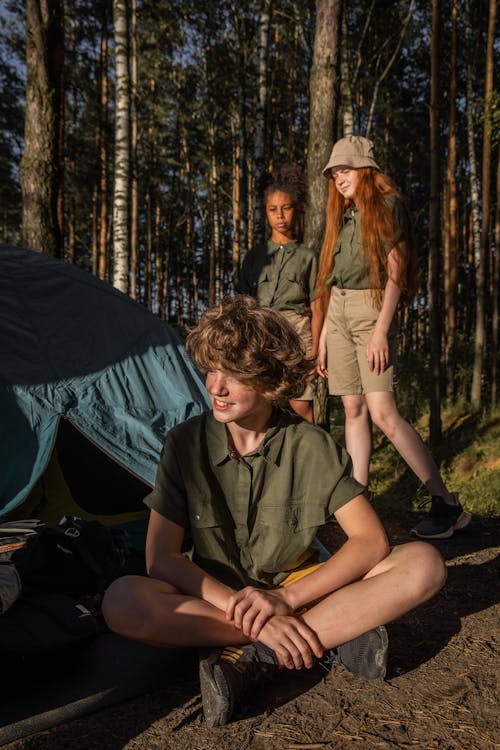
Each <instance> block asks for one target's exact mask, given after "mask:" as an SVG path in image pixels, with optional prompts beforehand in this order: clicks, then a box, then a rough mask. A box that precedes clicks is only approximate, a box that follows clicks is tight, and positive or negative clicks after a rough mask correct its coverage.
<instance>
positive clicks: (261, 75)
mask: <svg viewBox="0 0 500 750" xmlns="http://www.w3.org/2000/svg"><path fill="white" fill-rule="evenodd" d="M270 5H271V3H270V0H263V3H262V10H261V12H260V18H259V29H258V33H257V36H258V51H257V58H258V60H257V106H256V111H255V177H256V181H257V184H258V181H259V179H260V177H261V175H262V174H263V173H264V171H265V162H264V159H265V152H266V108H267V70H268V60H267V54H268V46H269V26H270ZM264 231H265V222H264V211H263V207H262V206H261V205H260V201H257V202H256V204H255V211H254V242H256V243H258V242H261V241H263V239H264Z"/></svg>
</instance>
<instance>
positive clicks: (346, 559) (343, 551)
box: [280, 495, 389, 611]
mask: <svg viewBox="0 0 500 750" xmlns="http://www.w3.org/2000/svg"><path fill="white" fill-rule="evenodd" d="M335 518H336V519H337V521H338V523H339V524H340V526H341V528H342V529H343V531H344V532H345V533H346V535H347V540H346V541H345V542H344V544H343V545H342V547H341V548H340V549H339V550H338V551H337V552H336V553H335V554H334V555H332V557H330V558H329V560H327V561H326V562H325V563H324V564H323V565H322V566H321V567H320V568H317V569H316V570H315V571H313V572H312V573H310V574H309V575H308V576H305V577H304V578H301V579H300V580H299V581H297V582H296V583H292V584H290V586H286V587H285V588H283V589H280V592H281V593H282V596H283V598H284V600H285V601H286V602H287V603H288V604H289V605H290V606H291V607H292V609H293V610H294V611H297V610H298V609H300V608H302V607H304V606H306V605H307V604H310V603H311V602H313V601H315V600H316V599H319V598H320V597H322V596H326V595H327V594H331V593H333V592H334V591H336V590H337V589H339V588H342V586H346V585H347V584H348V583H352V582H353V581H357V580H359V579H360V578H362V577H363V576H364V575H365V574H366V573H368V571H369V570H371V569H372V568H373V567H374V566H375V565H376V564H377V563H379V562H380V561H381V560H383V559H384V557H386V556H387V555H388V554H389V544H388V541H387V536H386V534H385V531H384V528H383V526H382V524H381V523H380V520H379V518H378V516H377V514H376V513H375V511H374V510H373V508H372V507H371V505H370V503H369V502H368V501H367V500H365V498H364V497H363V496H362V495H358V497H355V498H353V499H352V500H350V501H349V502H348V503H346V504H345V505H343V506H342V508H340V509H339V510H338V511H337V512H336V513H335Z"/></svg>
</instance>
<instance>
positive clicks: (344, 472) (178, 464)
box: [103, 296, 446, 726]
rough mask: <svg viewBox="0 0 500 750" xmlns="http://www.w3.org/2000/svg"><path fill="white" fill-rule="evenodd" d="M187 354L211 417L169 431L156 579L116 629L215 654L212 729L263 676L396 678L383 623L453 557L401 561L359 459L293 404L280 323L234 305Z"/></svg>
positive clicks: (154, 499)
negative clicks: (324, 533) (328, 529)
mask: <svg viewBox="0 0 500 750" xmlns="http://www.w3.org/2000/svg"><path fill="white" fill-rule="evenodd" d="M186 345H187V350H188V352H189V354H190V356H191V358H192V359H193V361H194V362H195V364H196V365H197V366H198V367H199V369H200V370H201V371H203V372H205V373H206V387H207V391H208V394H209V396H210V400H211V402H212V410H211V411H209V412H206V413H204V414H202V415H200V416H197V417H194V418H193V419H190V420H188V421H187V422H184V423H182V424H180V425H178V426H176V427H174V428H173V429H172V430H171V431H170V432H169V434H168V435H167V438H166V441H165V445H164V448H163V451H162V456H161V459H160V463H159V466H158V472H157V478H156V485H155V488H154V490H153V492H152V493H151V494H150V495H148V497H147V498H146V501H145V502H146V504H147V505H148V506H149V507H150V508H151V516H150V520H149V527H148V534H147V541H146V563H147V570H148V574H149V577H141V576H126V577H123V578H120V579H118V580H117V581H115V582H114V583H113V584H112V585H111V586H110V588H109V589H108V591H107V593H106V595H105V598H104V602H103V612H104V616H105V618H106V621H107V623H108V625H109V627H110V628H111V629H112V630H114V631H116V632H117V633H120V634H122V635H125V636H128V637H129V638H134V639H137V640H140V641H144V642H146V643H150V644H155V645H158V646H166V647H171V648H175V647H185V646H206V647H211V650H210V651H209V653H208V654H206V655H204V656H203V657H202V658H201V659H200V681H201V691H202V699H203V709H204V713H205V718H206V720H207V722H208V724H209V725H210V726H216V725H223V724H226V723H227V722H228V721H229V720H230V718H231V715H232V713H233V711H234V708H235V705H236V704H237V702H238V699H239V697H240V695H241V694H242V692H243V691H244V689H245V688H246V687H247V686H248V684H249V681H250V680H253V679H255V678H259V677H261V676H264V675H272V673H273V672H276V671H277V670H278V669H280V668H281V669H282V668H287V669H290V670H293V669H303V668H310V667H312V666H313V664H314V663H315V662H317V661H318V660H324V661H326V662H328V663H329V664H341V665H344V666H345V667H346V668H347V669H349V670H350V671H351V672H353V673H354V674H355V675H358V676H360V677H363V678H365V679H383V678H384V677H385V672H386V662H387V633H386V630H385V628H384V627H383V623H387V622H389V621H391V620H394V619H395V618H397V617H400V616H401V615H403V614H404V613H405V612H407V611H408V610H410V609H411V608H413V607H415V606H417V605H419V604H420V603H422V602H424V601H425V600H426V599H428V598H430V597H431V596H433V595H434V594H435V593H436V592H437V591H438V590H439V589H440V588H441V586H442V585H443V583H444V581H445V577H446V573H445V566H444V563H443V561H442V558H441V556H440V555H439V553H438V552H437V551H436V550H435V549H434V548H433V547H431V546H430V545H428V544H426V543H424V542H412V543H409V544H404V545H401V546H399V547H396V548H394V549H393V550H392V551H390V550H389V546H388V542H387V538H386V535H385V532H384V529H383V527H382V524H381V523H380V521H379V519H378V517H377V515H376V513H375V511H374V510H373V508H372V507H371V505H370V504H369V503H368V502H367V500H366V499H365V498H364V497H363V491H364V490H365V488H364V487H363V486H362V485H360V484H359V483H358V482H357V481H356V480H355V479H354V478H353V477H352V476H351V462H350V459H349V456H348V455H347V454H346V452H345V451H344V450H343V449H342V448H341V447H340V446H339V445H337V444H336V443H335V441H334V440H333V439H332V438H331V437H330V435H328V434H327V433H326V432H325V431H323V430H321V429H320V428H318V427H315V426H314V425H311V424H310V423H308V422H306V421H304V420H303V419H301V418H300V417H298V416H297V415H293V414H291V413H289V412H287V411H284V410H282V409H281V408H280V406H279V404H281V403H287V402H288V401H289V400H290V399H293V398H294V396H296V395H297V394H299V393H301V392H302V391H303V390H304V386H305V383H306V381H307V379H308V377H309V376H310V362H308V361H307V360H306V359H305V353H304V351H303V350H302V347H301V344H300V340H299V338H298V336H297V334H296V333H295V331H294V330H293V328H292V327H291V325H290V324H289V323H288V321H287V320H286V319H285V318H284V317H283V316H281V315H280V313H278V312H276V311H274V310H272V309H270V308H264V307H259V306H258V304H257V302H256V301H255V300H253V299H251V298H250V297H244V296H240V297H236V298H234V299H226V300H224V301H223V302H221V303H220V304H219V305H218V306H216V307H215V308H214V309H212V310H210V311H209V312H207V313H205V315H204V316H203V317H202V319H201V320H200V322H199V324H198V325H197V326H196V328H194V330H193V331H192V332H191V333H190V334H189V336H188V339H187V344H186ZM332 515H333V516H335V518H336V520H337V522H338V523H339V525H340V526H341V528H342V529H343V530H344V532H345V534H346V536H347V540H346V541H345V543H344V544H343V545H342V546H341V547H340V549H338V550H337V551H336V552H335V553H334V554H333V555H332V556H331V557H330V558H329V559H327V561H326V562H319V561H318V550H317V547H315V545H314V539H315V535H316V532H317V530H318V529H319V528H320V527H321V526H323V525H324V524H325V522H326V521H327V519H328V518H329V517H331V516H332ZM187 531H189V532H190V535H191V538H192V554H191V555H190V556H187V555H185V554H182V552H181V548H182V544H183V540H184V536H185V533H186V532H187Z"/></svg>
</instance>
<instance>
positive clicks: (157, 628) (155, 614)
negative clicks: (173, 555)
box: [102, 576, 249, 648]
mask: <svg viewBox="0 0 500 750" xmlns="http://www.w3.org/2000/svg"><path fill="white" fill-rule="evenodd" d="M102 612H103V615H104V618H105V620H106V623H107V625H108V627H109V628H110V629H111V630H113V631H114V632H115V633H119V634H120V635H124V636H126V637H127V638H133V639H134V640H138V641H142V642H144V643H149V644H151V645H154V646H167V647H172V648H174V647H179V646H226V645H227V644H229V643H231V644H234V645H239V644H244V643H248V642H249V640H248V639H247V638H246V637H245V636H244V635H243V634H242V633H241V631H239V630H237V629H236V628H235V627H234V626H233V625H232V624H231V623H230V622H228V621H227V620H226V618H225V614H224V612H222V611H221V610H220V609H217V608H216V607H214V606H212V605H211V604H209V603H208V602H205V601H203V600H202V599H198V598H196V597H192V596H186V595H184V594H179V593H178V591H176V589H174V588H173V586H170V585H169V584H168V583H165V582H164V581H159V580H157V579H155V578H146V577H143V576H124V577H123V578H118V579H117V580H116V581H114V582H113V583H112V584H111V586H110V587H109V588H108V590H107V591H106V594H105V596H104V600H103V603H102Z"/></svg>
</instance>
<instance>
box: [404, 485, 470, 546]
mask: <svg viewBox="0 0 500 750" xmlns="http://www.w3.org/2000/svg"><path fill="white" fill-rule="evenodd" d="M452 497H453V498H454V500H455V504H454V505H448V503H445V501H444V500H443V498H442V497H441V496H440V495H433V496H432V498H431V500H430V502H431V509H430V511H429V513H428V515H427V516H426V517H425V518H423V519H422V520H421V521H420V523H418V524H417V525H416V526H415V528H414V529H412V530H411V533H412V534H413V535H414V536H418V537H420V538H421V539H448V538H449V537H450V536H452V535H453V532H454V531H457V530H458V529H464V528H465V527H466V526H467V524H468V523H469V522H470V520H471V518H472V516H471V514H470V513H467V512H466V511H465V510H464V509H463V508H462V505H461V504H460V503H459V501H458V494H457V493H456V492H453V493H452Z"/></svg>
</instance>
